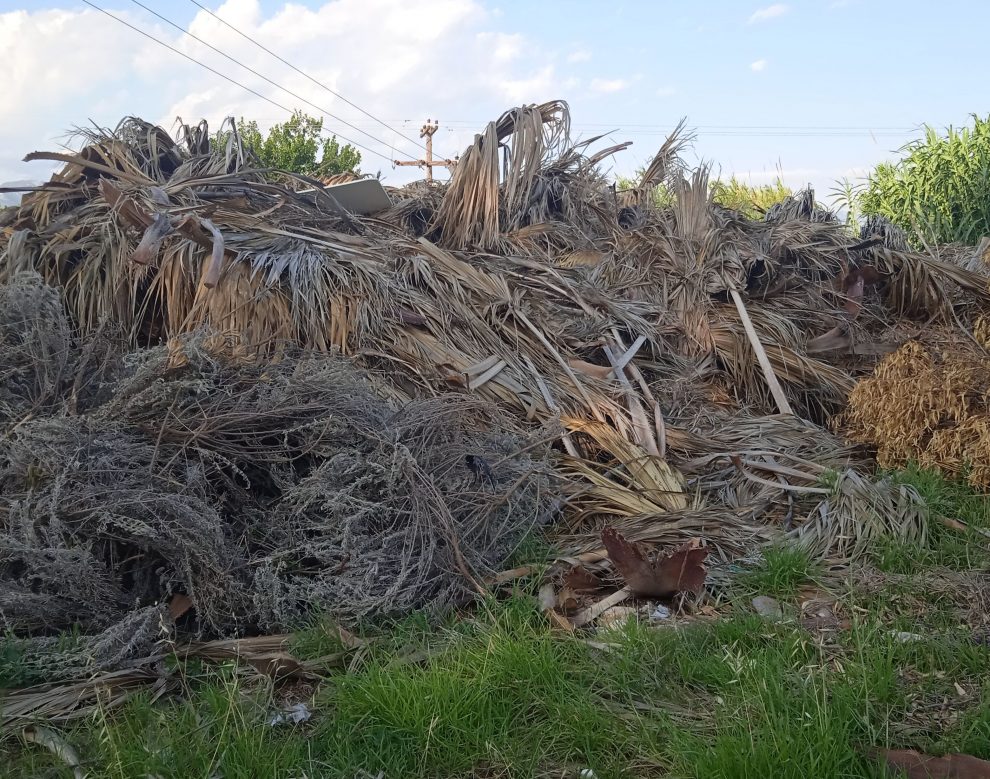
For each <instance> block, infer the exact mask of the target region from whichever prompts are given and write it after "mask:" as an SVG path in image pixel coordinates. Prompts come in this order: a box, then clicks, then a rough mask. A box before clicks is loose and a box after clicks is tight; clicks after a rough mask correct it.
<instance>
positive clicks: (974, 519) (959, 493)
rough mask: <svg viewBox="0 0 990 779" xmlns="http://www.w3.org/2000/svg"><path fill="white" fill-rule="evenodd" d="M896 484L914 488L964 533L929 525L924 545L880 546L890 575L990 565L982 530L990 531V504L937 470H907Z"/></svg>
mask: <svg viewBox="0 0 990 779" xmlns="http://www.w3.org/2000/svg"><path fill="white" fill-rule="evenodd" d="M896 478H897V480H898V481H900V482H901V483H904V484H909V485H911V486H912V487H914V488H915V489H916V490H917V491H918V493H919V494H920V495H921V497H922V498H924V500H925V502H926V503H927V504H928V506H929V507H930V510H931V512H932V515H933V517H945V518H947V519H950V520H957V521H959V522H962V523H963V524H965V525H966V526H967V530H966V531H959V530H955V529H952V528H950V527H946V526H945V525H944V524H942V523H941V522H939V521H933V522H932V523H931V533H930V537H929V538H928V539H927V543H925V544H924V545H921V544H916V543H908V542H905V541H899V540H890V541H887V542H886V543H884V544H881V545H880V546H878V548H877V550H876V553H875V557H876V562H877V566H878V567H879V568H880V569H881V570H883V571H887V572H889V573H900V574H914V573H917V572H919V571H922V570H926V569H931V568H937V567H941V568H948V569H951V570H956V571H966V570H973V569H975V568H979V567H983V566H987V565H990V539H988V538H987V536H986V535H984V534H982V533H981V532H980V531H981V530H984V531H985V530H987V529H988V528H990V500H988V499H987V496H985V495H982V494H980V493H978V492H976V491H975V490H973V489H972V488H971V487H970V486H968V485H967V484H965V483H962V482H956V481H951V480H949V479H947V478H945V477H944V476H942V475H940V474H938V473H935V472H933V471H927V470H923V469H919V468H915V467H912V468H908V469H905V470H903V471H899V472H898V473H897V474H896Z"/></svg>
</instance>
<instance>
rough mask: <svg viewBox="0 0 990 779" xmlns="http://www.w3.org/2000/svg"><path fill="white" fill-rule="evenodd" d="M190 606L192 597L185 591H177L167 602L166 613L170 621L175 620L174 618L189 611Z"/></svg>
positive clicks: (191, 605)
mask: <svg viewBox="0 0 990 779" xmlns="http://www.w3.org/2000/svg"><path fill="white" fill-rule="evenodd" d="M192 607H193V602H192V598H190V597H189V596H188V595H186V594H185V593H181V592H177V593H176V594H175V595H173V596H172V599H171V600H170V601H169V602H168V615H169V616H170V617H171V618H172V621H173V622H175V620H177V619H178V618H179V617H181V616H182V615H183V614H185V613H186V612H187V611H189V609H191V608H192Z"/></svg>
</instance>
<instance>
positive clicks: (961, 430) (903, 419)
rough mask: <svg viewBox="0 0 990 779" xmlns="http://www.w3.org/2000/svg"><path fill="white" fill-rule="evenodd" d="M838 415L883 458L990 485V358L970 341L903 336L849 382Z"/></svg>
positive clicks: (890, 462) (851, 432) (854, 435)
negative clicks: (845, 401) (892, 349)
mask: <svg viewBox="0 0 990 779" xmlns="http://www.w3.org/2000/svg"><path fill="white" fill-rule="evenodd" d="M842 421H843V424H844V426H845V428H846V429H847V431H848V435H849V436H850V438H852V439H853V440H855V441H860V442H863V443H866V444H870V445H872V446H875V447H876V449H877V459H878V461H879V463H880V464H881V465H883V466H888V467H896V466H903V465H905V464H907V463H918V464H919V465H921V466H922V467H926V468H936V469H940V470H943V471H945V472H946V473H949V474H951V475H952V476H956V477H960V478H961V477H965V478H966V479H967V480H968V481H969V483H970V484H972V485H973V486H974V487H981V488H986V487H990V358H988V356H987V353H986V352H985V351H984V350H983V349H981V348H979V347H978V346H977V345H975V344H973V343H972V342H969V341H964V340H962V339H952V340H950V341H949V342H947V343H946V342H942V343H931V342H928V343H926V342H924V341H912V342H910V343H907V344H905V345H904V346H902V347H901V348H900V349H898V350H897V351H896V352H894V354H892V355H890V356H889V357H886V358H885V359H884V360H883V361H882V362H881V363H880V365H878V366H877V368H876V371H875V372H874V374H873V375H872V376H870V377H868V378H865V379H863V380H862V381H860V382H859V383H858V384H857V385H856V387H855V388H854V389H853V391H852V394H851V395H850V397H849V408H848V410H847V411H846V412H845V414H844V415H843V417H842Z"/></svg>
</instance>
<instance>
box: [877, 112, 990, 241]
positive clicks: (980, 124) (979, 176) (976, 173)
mask: <svg viewBox="0 0 990 779" xmlns="http://www.w3.org/2000/svg"><path fill="white" fill-rule="evenodd" d="M901 151H902V152H903V153H904V157H903V158H902V159H901V160H899V161H898V162H894V163H882V164H880V165H877V167H876V168H874V170H873V172H872V173H870V175H869V177H868V179H867V185H866V191H865V192H864V193H863V195H862V197H861V205H862V209H863V213H865V214H878V215H881V216H885V217H887V218H888V219H890V221H892V222H893V223H894V224H896V225H897V226H898V227H900V228H901V229H902V230H904V231H905V232H906V233H907V234H908V235H909V236H910V237H911V240H912V241H913V242H915V243H916V244H922V243H926V242H927V243H949V242H959V243H966V244H976V243H978V242H979V240H980V239H981V238H982V237H983V236H985V235H990V117H988V118H987V119H980V117H978V116H976V115H973V127H964V128H962V129H954V128H952V127H949V128H948V129H947V130H946V132H945V134H943V135H940V134H939V133H938V132H936V131H935V130H934V129H933V128H931V127H928V126H926V127H925V134H924V137H923V138H920V139H918V140H915V141H912V142H911V143H909V144H907V145H906V146H905V147H904V148H903V149H902V150H901Z"/></svg>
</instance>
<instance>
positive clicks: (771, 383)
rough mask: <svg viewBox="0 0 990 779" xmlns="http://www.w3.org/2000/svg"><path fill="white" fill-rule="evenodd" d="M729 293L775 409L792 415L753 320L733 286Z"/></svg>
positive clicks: (792, 412)
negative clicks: (754, 353) (775, 402)
mask: <svg viewBox="0 0 990 779" xmlns="http://www.w3.org/2000/svg"><path fill="white" fill-rule="evenodd" d="M729 294H730V295H732V301H733V302H734V303H735V304H736V310H737V311H738V312H739V318H740V319H742V323H743V327H744V328H745V330H746V335H747V337H748V338H749V343H750V345H751V346H752V347H753V351H754V352H756V359H757V360H759V362H760V367H761V368H762V369H763V376H764V378H765V379H766V381H767V386H768V387H769V388H770V394H771V395H773V399H774V400H775V401H777V409H778V410H779V411H780V413H781V414H792V415H793V414H794V411H793V410H792V409H791V404H790V403H788V402H787V396H786V395H785V394H784V390H783V389H782V388H781V386H780V382H779V381H777V374H775V373H774V372H773V366H772V365H771V364H770V358H769V357H767V353H766V350H765V349H764V348H763V344H761V343H760V338H759V336H758V335H757V334H756V328H754V327H753V320H752V319H750V318H749V312H748V311H747V310H746V306H745V305H744V304H743V300H742V297H741V296H740V295H739V292H738V291H737V290H736V288H735V287H730V288H729Z"/></svg>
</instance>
